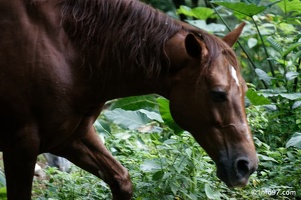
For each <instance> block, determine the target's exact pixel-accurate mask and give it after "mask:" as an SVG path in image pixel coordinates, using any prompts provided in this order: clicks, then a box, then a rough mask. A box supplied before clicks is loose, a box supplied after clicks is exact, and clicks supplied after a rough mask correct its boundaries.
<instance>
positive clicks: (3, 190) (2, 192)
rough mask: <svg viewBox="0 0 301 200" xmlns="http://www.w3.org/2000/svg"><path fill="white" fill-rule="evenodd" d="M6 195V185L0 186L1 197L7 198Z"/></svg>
mask: <svg viewBox="0 0 301 200" xmlns="http://www.w3.org/2000/svg"><path fill="white" fill-rule="evenodd" d="M6 195H7V191H6V187H1V188H0V199H1V200H6V199H7V198H6Z"/></svg>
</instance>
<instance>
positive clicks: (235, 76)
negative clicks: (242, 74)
mask: <svg viewBox="0 0 301 200" xmlns="http://www.w3.org/2000/svg"><path fill="white" fill-rule="evenodd" d="M230 70H231V75H232V78H233V79H234V80H235V82H236V84H237V85H238V86H239V80H238V77H237V72H236V70H235V68H234V67H233V66H232V65H230Z"/></svg>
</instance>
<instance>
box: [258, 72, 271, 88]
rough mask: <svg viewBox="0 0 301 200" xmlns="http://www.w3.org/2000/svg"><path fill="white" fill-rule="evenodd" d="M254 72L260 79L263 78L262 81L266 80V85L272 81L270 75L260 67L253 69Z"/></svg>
mask: <svg viewBox="0 0 301 200" xmlns="http://www.w3.org/2000/svg"><path fill="white" fill-rule="evenodd" d="M255 72H256V74H257V76H258V77H259V79H260V80H263V81H264V82H266V83H267V84H268V85H270V84H271V83H272V81H271V80H272V77H270V76H269V75H268V74H267V73H266V72H265V71H263V70H262V69H259V68H257V69H255Z"/></svg>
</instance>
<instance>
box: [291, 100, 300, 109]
mask: <svg viewBox="0 0 301 200" xmlns="http://www.w3.org/2000/svg"><path fill="white" fill-rule="evenodd" d="M300 106H301V101H296V102H295V103H294V104H293V105H292V109H296V108H298V107H300Z"/></svg>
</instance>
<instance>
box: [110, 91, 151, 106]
mask: <svg viewBox="0 0 301 200" xmlns="http://www.w3.org/2000/svg"><path fill="white" fill-rule="evenodd" d="M156 106H157V100H156V97H155V96H154V95H143V96H132V97H126V98H121V99H118V100H117V101H116V102H114V103H113V104H112V105H111V106H110V109H111V110H114V109H116V108H122V109H123V110H138V109H141V108H143V109H146V108H156Z"/></svg>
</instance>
